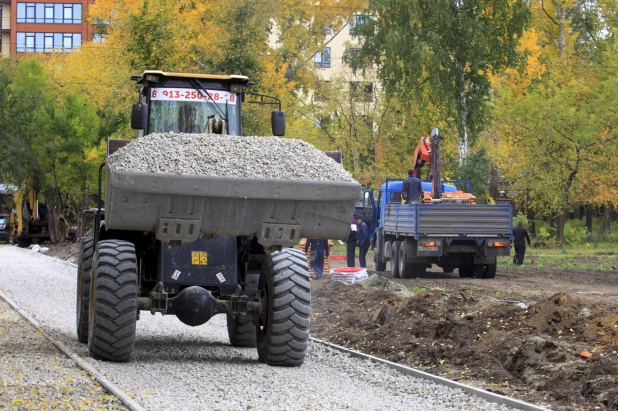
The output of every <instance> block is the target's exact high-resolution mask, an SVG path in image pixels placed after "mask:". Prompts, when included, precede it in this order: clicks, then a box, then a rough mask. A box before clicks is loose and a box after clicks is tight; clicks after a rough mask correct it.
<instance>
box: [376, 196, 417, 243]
mask: <svg viewBox="0 0 618 411" xmlns="http://www.w3.org/2000/svg"><path fill="white" fill-rule="evenodd" d="M416 210H417V206H414V205H411V204H400V203H393V204H387V205H386V212H385V213H384V232H385V233H397V234H407V235H411V236H414V235H416Z"/></svg>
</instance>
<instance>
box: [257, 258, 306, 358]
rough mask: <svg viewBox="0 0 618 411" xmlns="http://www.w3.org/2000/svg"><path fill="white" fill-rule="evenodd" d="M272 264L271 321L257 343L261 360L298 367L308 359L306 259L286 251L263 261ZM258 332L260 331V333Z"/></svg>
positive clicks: (269, 270) (269, 269)
mask: <svg viewBox="0 0 618 411" xmlns="http://www.w3.org/2000/svg"><path fill="white" fill-rule="evenodd" d="M264 264H269V265H271V267H270V268H268V269H267V270H266V271H267V272H269V273H268V274H272V276H273V278H272V282H273V287H272V295H271V296H270V302H269V303H270V304H271V307H270V308H272V318H270V319H269V325H268V327H267V330H265V336H264V341H263V344H258V354H259V356H260V361H262V362H265V363H267V364H269V365H275V366H287V367H290V366H299V365H302V363H303V362H304V360H305V356H306V353H307V346H308V342H309V328H310V318H311V286H310V277H309V271H308V270H307V260H306V256H305V254H304V253H303V252H302V251H301V250H296V249H292V248H287V249H284V250H282V251H279V252H275V253H272V254H271V255H270V256H267V257H266V258H265V260H264ZM258 332H259V330H258Z"/></svg>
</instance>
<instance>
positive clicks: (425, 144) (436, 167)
mask: <svg viewBox="0 0 618 411" xmlns="http://www.w3.org/2000/svg"><path fill="white" fill-rule="evenodd" d="M441 140H442V136H440V134H439V133H438V129H437V128H435V127H434V128H433V129H432V130H431V137H421V140H420V141H419V143H418V146H416V150H415V151H414V170H415V177H416V178H418V179H421V180H422V178H421V176H422V169H423V166H424V165H425V164H426V163H429V164H430V167H431V173H430V177H429V178H430V180H431V191H425V192H424V197H423V200H422V202H423V203H446V202H451V203H468V204H476V197H475V196H473V195H472V194H471V193H464V192H463V191H461V190H457V191H452V192H442V182H441V181H440V141H441Z"/></svg>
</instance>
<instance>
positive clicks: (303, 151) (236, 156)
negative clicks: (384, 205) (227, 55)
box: [108, 133, 354, 182]
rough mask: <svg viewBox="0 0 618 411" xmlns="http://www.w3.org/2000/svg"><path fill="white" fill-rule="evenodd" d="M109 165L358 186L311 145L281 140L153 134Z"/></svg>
mask: <svg viewBox="0 0 618 411" xmlns="http://www.w3.org/2000/svg"><path fill="white" fill-rule="evenodd" d="M108 163H109V165H110V167H111V168H113V169H116V170H127V171H142V172H151V173H156V172H160V173H170V174H194V175H208V176H221V177H256V178H275V179H286V180H287V179H300V180H330V181H350V182H353V181H354V179H353V178H352V176H351V175H350V173H348V172H347V171H346V170H345V169H344V168H343V167H342V166H341V165H340V164H338V163H337V162H336V161H335V160H333V159H332V158H330V157H328V156H327V155H326V154H324V153H323V152H322V151H320V150H318V149H316V148H315V147H314V146H312V145H311V144H309V143H306V142H304V141H302V140H297V139H288V138H278V137H238V136H226V135H220V134H182V133H181V134H174V133H153V134H150V135H147V136H145V137H142V138H139V139H137V140H134V141H132V142H131V143H129V144H128V145H126V146H125V147H123V148H121V149H119V150H118V151H117V152H116V153H114V154H112V155H111V156H110V158H109V160H108Z"/></svg>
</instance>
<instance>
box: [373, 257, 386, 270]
mask: <svg viewBox="0 0 618 411" xmlns="http://www.w3.org/2000/svg"><path fill="white" fill-rule="evenodd" d="M377 260H378V257H377V256H376V255H375V254H374V255H373V262H374V263H375V265H376V271H386V261H377Z"/></svg>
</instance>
